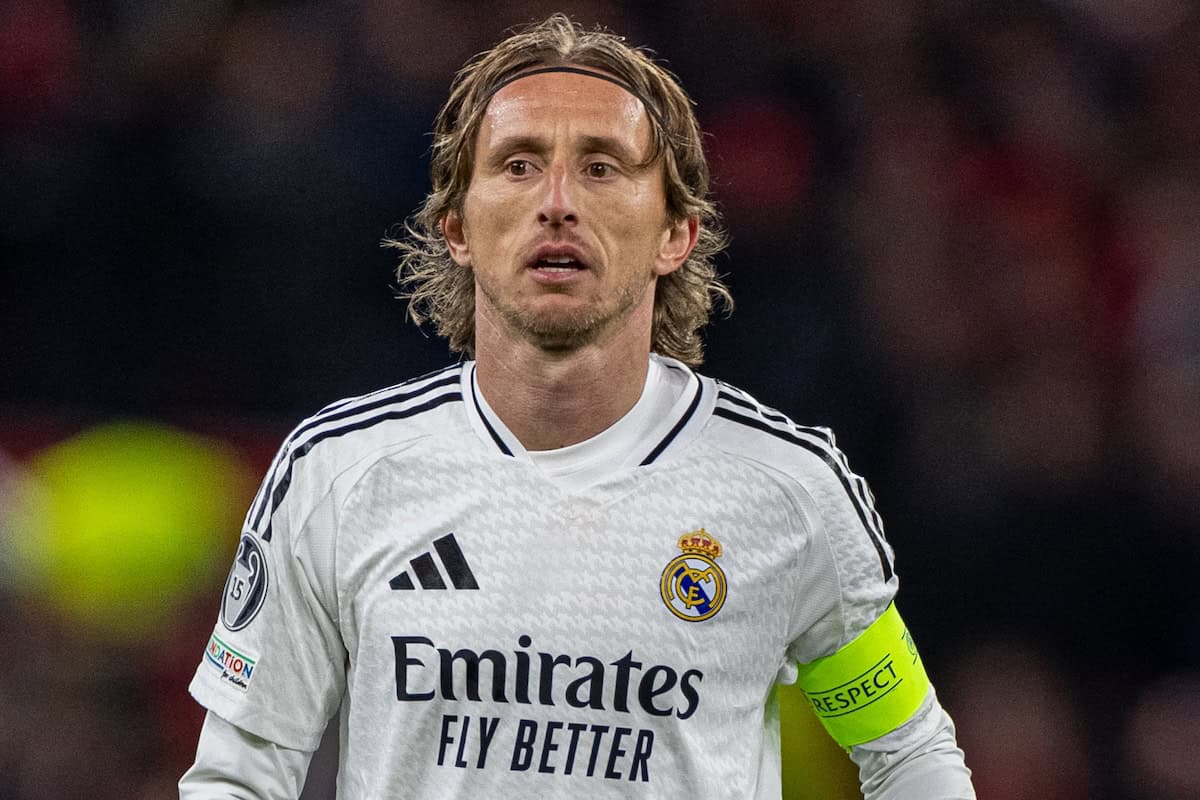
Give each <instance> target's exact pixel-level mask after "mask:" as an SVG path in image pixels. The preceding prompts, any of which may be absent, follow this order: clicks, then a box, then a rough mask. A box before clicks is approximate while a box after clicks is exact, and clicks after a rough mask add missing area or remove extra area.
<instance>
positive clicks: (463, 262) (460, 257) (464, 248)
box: [442, 211, 471, 267]
mask: <svg viewBox="0 0 1200 800" xmlns="http://www.w3.org/2000/svg"><path fill="white" fill-rule="evenodd" d="M442 237H443V238H444V239H445V240H446V245H447V246H448V247H449V248H450V257H451V258H453V259H454V263H456V264H458V265H459V266H460V267H470V266H471V248H470V247H469V246H468V245H467V236H466V230H465V226H464V225H463V221H462V217H460V216H459V214H458V212H457V211H447V212H446V216H444V217H442Z"/></svg>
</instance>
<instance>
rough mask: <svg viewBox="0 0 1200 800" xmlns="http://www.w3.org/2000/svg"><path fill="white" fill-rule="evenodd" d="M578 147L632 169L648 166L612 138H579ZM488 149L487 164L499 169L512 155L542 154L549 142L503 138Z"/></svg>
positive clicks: (544, 140) (548, 146) (621, 143)
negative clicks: (612, 159) (617, 161)
mask: <svg viewBox="0 0 1200 800" xmlns="http://www.w3.org/2000/svg"><path fill="white" fill-rule="evenodd" d="M578 146H579V150H580V151H581V152H584V153H607V154H609V155H611V156H613V157H614V158H616V159H618V160H619V161H622V162H624V163H625V164H628V165H629V166H632V167H643V166H646V165H647V164H648V161H646V160H642V159H639V158H637V154H636V153H634V152H633V151H632V150H631V149H630V148H629V146H628V145H627V144H625V143H624V142H623V141H621V140H620V139H617V138H616V137H613V136H591V135H585V136H581V137H579V140H578ZM488 149H489V151H490V152H489V154H488V157H487V163H488V164H489V165H491V166H493V167H499V166H501V165H502V164H503V163H504V160H505V159H506V158H508V157H509V156H510V155H511V154H513V153H524V152H529V153H537V154H539V155H541V154H544V153H545V152H546V151H548V150H549V149H550V142H549V140H548V139H545V138H543V137H541V136H529V135H514V136H505V137H504V138H502V139H499V140H497V141H496V142H494V143H493V144H492V146H491V147H490V148H488Z"/></svg>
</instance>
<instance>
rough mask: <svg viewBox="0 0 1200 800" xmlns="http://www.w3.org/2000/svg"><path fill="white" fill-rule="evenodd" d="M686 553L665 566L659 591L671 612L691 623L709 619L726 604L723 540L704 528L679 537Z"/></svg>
mask: <svg viewBox="0 0 1200 800" xmlns="http://www.w3.org/2000/svg"><path fill="white" fill-rule="evenodd" d="M679 549H680V550H682V551H683V554H682V555H679V556H676V557H675V558H673V559H671V561H670V562H669V563H668V564H667V566H666V568H665V569H663V573H662V579H661V580H660V581H659V592H661V594H662V599H663V602H664V603H666V605H667V608H669V609H671V613H672V614H674V615H675V616H677V617H679V618H680V619H683V620H687V621H688V622H699V621H701V620H705V619H708V618H709V617H711V616H713V615H714V614H716V613H717V612H718V611H720V610H721V606H723V605H724V604H725V593H726V588H727V586H726V582H725V572H724V571H723V570H722V569H721V568H720V567H719V566H717V561H716V560H717V559H718V558H720V557H721V543H720V542H718V541H717V538H716V537H715V536H713V535H712V534H711V533H709V532H708V531H706V530H704V528H701V529H699V530H696V531H692V532H690V533H685V534H684V535H683V536H680V537H679Z"/></svg>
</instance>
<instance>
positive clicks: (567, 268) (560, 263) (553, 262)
mask: <svg viewBox="0 0 1200 800" xmlns="http://www.w3.org/2000/svg"><path fill="white" fill-rule="evenodd" d="M532 266H533V268H534V269H536V270H540V271H542V272H575V271H577V270H581V269H584V265H583V264H582V263H581V262H579V261H578V260H576V259H574V258H571V257H570V256H548V257H546V258H539V259H537V260H536V261H534V262H533V264H532Z"/></svg>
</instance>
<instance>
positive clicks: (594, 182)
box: [442, 73, 699, 450]
mask: <svg viewBox="0 0 1200 800" xmlns="http://www.w3.org/2000/svg"><path fill="white" fill-rule="evenodd" d="M651 124H652V123H651V121H650V119H649V117H648V116H647V114H646V111H645V108H644V107H643V106H642V103H641V101H640V100H638V99H637V98H636V97H634V96H633V95H631V94H629V93H628V92H626V91H625V90H624V89H622V88H620V87H619V86H616V85H613V84H611V83H608V82H607V81H603V80H600V79H598V78H593V77H589V76H586V75H575V74H571V73H545V74H541V75H535V76H531V77H528V78H521V79H519V80H516V81H514V82H512V83H510V84H509V85H507V86H505V87H504V88H503V89H501V90H500V91H499V92H497V93H496V95H495V96H494V97H493V98H492V100H491V102H490V103H489V105H488V108H487V111H486V112H485V114H484V118H483V123H482V125H481V126H480V130H479V134H478V137H477V139H476V150H475V153H476V158H475V165H474V170H473V172H472V177H471V184H470V188H469V189H468V192H467V197H466V201H465V203H464V210H463V213H462V215H461V217H460V216H459V215H458V214H455V213H451V214H448V215H447V216H446V217H445V219H443V221H442V229H443V232H444V234H445V237H446V241H447V243H448V244H449V246H450V254H451V256H452V257H453V258H454V260H455V262H457V263H458V264H459V266H461V267H463V268H465V269H470V270H473V271H474V276H475V287H476V291H475V294H476V312H475V324H476V333H475V353H476V364H477V366H476V375H477V377H478V380H479V387H480V390H481V391H482V392H483V394H484V396H485V397H486V398H487V400H488V403H489V405H491V407H492V408H493V410H494V411H495V412H496V413H497V414H498V415H499V416H500V418H501V419H502V420H503V421H504V423H505V425H507V426H508V428H509V430H511V431H512V432H513V434H514V435H515V436H516V437H517V438H518V439H519V440H520V441H521V443H522V445H524V446H525V448H526V449H528V450H548V449H553V448H557V447H564V446H566V445H570V444H575V443H577V442H581V441H583V440H585V439H587V438H590V437H591V436H594V435H595V434H597V433H599V432H601V431H602V430H604V429H605V428H607V427H609V426H610V425H612V424H613V423H614V422H616V421H617V420H618V419H620V418H621V417H622V416H623V415H624V414H625V413H626V412H628V411H629V409H631V408H632V407H633V405H634V404H635V403H636V402H637V400H638V398H639V397H640V396H641V392H642V387H643V385H644V384H645V380H646V369H647V362H648V357H649V353H650V332H651V322H652V319H653V308H654V289H655V285H656V283H657V281H658V278H659V277H662V276H664V275H668V274H670V273H671V272H673V271H674V270H676V269H678V268H679V267H680V265H682V264H683V262H684V260H685V259H686V258H687V256H688V254H689V253H690V252H691V250H692V248H693V247H694V246H695V244H696V236H697V233H698V231H699V222H698V220H697V219H696V218H694V217H692V218H686V219H683V220H678V221H675V222H672V221H670V220H669V219H668V217H667V213H666V195H665V190H664V180H663V165H662V161H661V159H659V160H657V161H656V162H654V163H653V164H650V165H645V164H644V162H645V160H646V157H647V155H648V153H649V152H650V148H651ZM539 255H542V256H547V255H548V256H551V257H556V256H558V257H571V258H572V259H575V264H576V265H581V266H582V268H581V269H569V270H568V269H564V268H562V267H554V266H551V265H549V264H548V263H546V262H545V261H544V260H543V261H539V260H538V256H539Z"/></svg>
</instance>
